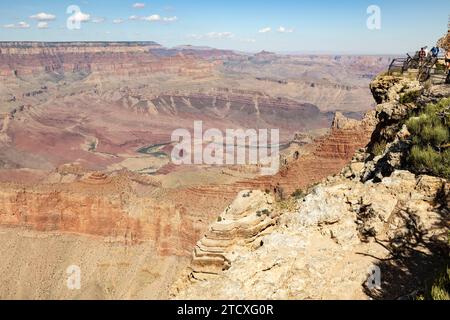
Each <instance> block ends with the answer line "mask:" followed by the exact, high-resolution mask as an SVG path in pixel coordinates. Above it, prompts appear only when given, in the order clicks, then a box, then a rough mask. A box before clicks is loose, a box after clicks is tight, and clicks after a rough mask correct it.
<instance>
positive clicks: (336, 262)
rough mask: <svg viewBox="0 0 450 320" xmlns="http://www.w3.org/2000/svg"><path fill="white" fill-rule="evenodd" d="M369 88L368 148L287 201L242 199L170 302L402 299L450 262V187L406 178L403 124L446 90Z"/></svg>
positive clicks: (380, 83) (385, 83)
mask: <svg viewBox="0 0 450 320" xmlns="http://www.w3.org/2000/svg"><path fill="white" fill-rule="evenodd" d="M371 90H372V93H373V95H374V98H375V100H376V101H377V103H378V106H377V108H376V112H372V113H368V115H367V118H366V119H365V121H368V122H373V123H374V124H376V125H375V129H374V131H373V134H372V138H371V141H370V143H369V144H368V146H367V147H366V148H364V149H362V150H360V151H358V152H357V153H356V154H355V156H354V158H353V160H352V161H351V163H350V164H348V165H347V166H346V167H345V168H344V169H343V170H342V172H341V173H340V174H339V175H336V176H333V177H329V178H327V179H326V180H325V181H323V182H322V183H320V184H319V185H317V186H315V187H313V188H311V189H310V190H309V191H308V192H305V193H303V192H298V193H297V194H296V197H295V198H291V199H289V200H285V201H274V200H273V199H272V197H271V196H270V195H268V194H265V193H263V192H261V191H245V192H242V193H240V194H239V195H238V197H237V199H236V200H235V201H234V202H233V204H232V205H231V206H230V207H229V208H227V210H226V211H225V212H224V213H222V214H221V215H220V216H219V218H218V220H217V222H216V223H214V224H213V225H212V226H211V228H210V231H209V232H208V233H207V235H206V236H205V237H204V238H203V239H201V240H200V241H199V243H198V245H197V247H196V249H195V251H194V253H193V260H192V263H191V266H190V268H189V269H188V270H186V271H185V272H184V273H183V274H182V275H181V276H180V277H179V280H178V281H177V282H176V283H175V285H174V286H173V289H172V296H173V297H174V298H175V299H185V298H186V299H371V298H374V299H409V298H413V297H416V296H417V294H418V293H420V292H421V290H423V288H424V287H425V286H426V285H427V283H428V281H429V280H430V278H432V277H433V276H435V275H436V273H437V272H439V271H440V268H441V267H442V266H443V265H445V264H446V263H447V261H448V252H449V250H448V249H449V247H448V230H449V203H450V184H449V181H448V180H447V179H445V178H441V177H438V176H431V175H427V174H420V173H417V172H415V173H414V172H412V171H413V170H411V168H410V165H409V164H408V162H407V161H406V160H405V159H407V153H408V152H409V150H410V148H409V147H408V145H409V144H410V133H409V132H408V129H407V127H406V126H405V120H406V119H407V118H408V117H409V116H410V115H411V113H413V112H415V111H417V110H420V109H421V108H424V107H425V106H426V105H427V104H429V103H436V102H438V101H440V100H441V99H442V98H445V97H449V96H450V88H449V87H448V86H431V87H430V88H428V89H425V88H424V87H422V86H421V84H419V83H418V82H416V81H413V80H410V79H407V78H402V77H391V76H380V77H378V78H377V79H375V80H374V81H373V82H372V84H371ZM411 97H412V98H411ZM335 125H336V126H345V125H347V123H346V122H345V121H343V119H341V118H340V117H338V119H337V120H336V121H335ZM373 275H375V277H373ZM371 277H373V278H371ZM371 279H372V280H373V281H372V280H371ZM378 280H379V281H378Z"/></svg>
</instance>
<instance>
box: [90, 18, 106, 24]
mask: <svg viewBox="0 0 450 320" xmlns="http://www.w3.org/2000/svg"><path fill="white" fill-rule="evenodd" d="M103 22H105V18H100V17H98V18H93V19H92V23H103Z"/></svg>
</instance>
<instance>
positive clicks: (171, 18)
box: [162, 16, 178, 22]
mask: <svg viewBox="0 0 450 320" xmlns="http://www.w3.org/2000/svg"><path fill="white" fill-rule="evenodd" d="M162 20H163V21H164V22H175V21H177V20H178V18H177V17H176V16H173V17H163V18H162Z"/></svg>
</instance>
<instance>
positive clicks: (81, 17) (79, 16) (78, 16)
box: [69, 11, 91, 23]
mask: <svg viewBox="0 0 450 320" xmlns="http://www.w3.org/2000/svg"><path fill="white" fill-rule="evenodd" d="M69 21H70V22H72V23H74V22H89V21H91V15H90V14H87V13H83V12H81V11H79V12H76V13H74V14H73V15H72V16H70V17H69Z"/></svg>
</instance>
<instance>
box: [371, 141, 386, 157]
mask: <svg viewBox="0 0 450 320" xmlns="http://www.w3.org/2000/svg"><path fill="white" fill-rule="evenodd" d="M386 146H387V142H386V141H384V140H382V141H379V142H376V143H375V144H374V145H373V147H372V154H373V155H375V156H381V155H382V154H383V153H384V151H385V150H386Z"/></svg>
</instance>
